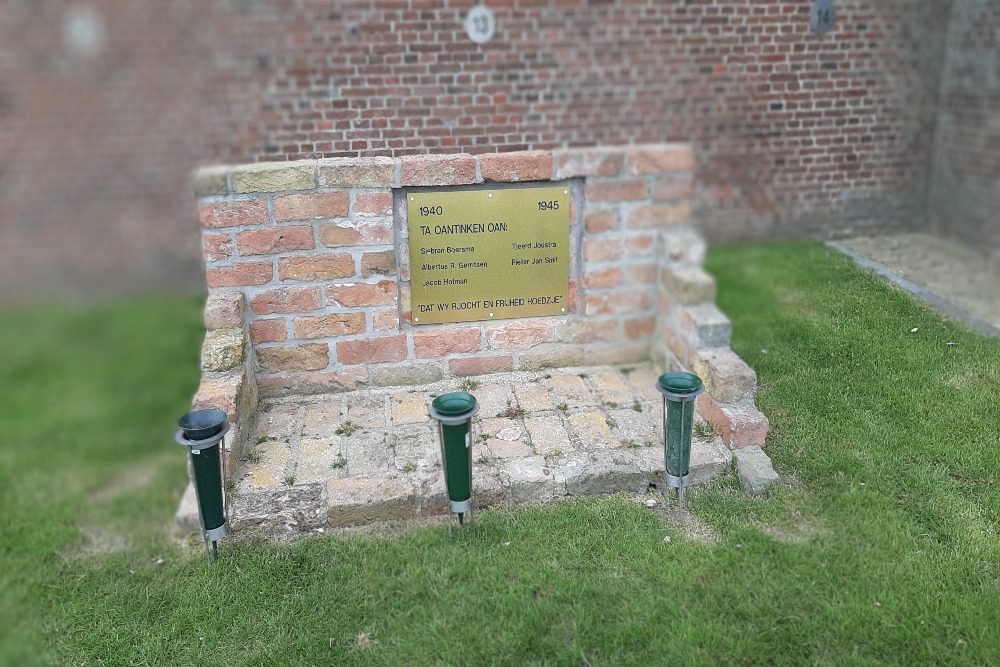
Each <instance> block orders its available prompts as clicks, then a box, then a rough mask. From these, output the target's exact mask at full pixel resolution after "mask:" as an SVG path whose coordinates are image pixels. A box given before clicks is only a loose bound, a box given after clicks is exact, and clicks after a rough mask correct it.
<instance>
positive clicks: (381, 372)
mask: <svg viewBox="0 0 1000 667" xmlns="http://www.w3.org/2000/svg"><path fill="white" fill-rule="evenodd" d="M443 377H444V364H442V363H440V362H436V361H434V362H428V361H422V362H418V363H406V364H393V365H391V366H380V367H376V368H373V369H372V370H371V383H372V385H374V386H376V387H402V386H408V385H409V386H412V385H421V384H430V383H432V382H437V381H438V380H440V379H442V378H443ZM398 423H399V422H397V424H398Z"/></svg>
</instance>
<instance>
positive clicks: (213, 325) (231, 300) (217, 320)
mask: <svg viewBox="0 0 1000 667" xmlns="http://www.w3.org/2000/svg"><path fill="white" fill-rule="evenodd" d="M245 304H246V297H244V296H243V293H242V292H212V293H209V295H208V298H207V299H206V300H205V313H204V318H203V319H204V322H205V328H206V329H208V330H209V331H214V330H216V329H235V328H237V327H242V326H243V311H244V306H245Z"/></svg>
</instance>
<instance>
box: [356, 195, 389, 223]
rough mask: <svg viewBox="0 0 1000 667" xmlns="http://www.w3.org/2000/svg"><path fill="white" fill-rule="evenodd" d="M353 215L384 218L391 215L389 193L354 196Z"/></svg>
mask: <svg viewBox="0 0 1000 667" xmlns="http://www.w3.org/2000/svg"><path fill="white" fill-rule="evenodd" d="M353 213H354V215H358V216H378V217H385V216H389V215H392V193H391V192H359V193H357V194H356V195H354V210H353Z"/></svg>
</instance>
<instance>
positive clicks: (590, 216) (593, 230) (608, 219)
mask: <svg viewBox="0 0 1000 667" xmlns="http://www.w3.org/2000/svg"><path fill="white" fill-rule="evenodd" d="M583 224H584V227H585V228H586V230H587V233H588V234H599V233H601V232H606V231H610V230H613V229H621V224H622V223H621V220H620V219H619V217H618V211H616V210H614V209H605V210H602V211H590V212H589V213H587V215H586V217H585V218H584V222H583Z"/></svg>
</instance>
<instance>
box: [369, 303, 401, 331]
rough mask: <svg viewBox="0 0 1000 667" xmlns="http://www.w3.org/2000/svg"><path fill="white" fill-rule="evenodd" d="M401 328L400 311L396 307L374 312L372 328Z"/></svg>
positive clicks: (387, 329) (384, 329) (381, 329)
mask: <svg viewBox="0 0 1000 667" xmlns="http://www.w3.org/2000/svg"><path fill="white" fill-rule="evenodd" d="M394 329H399V311H398V310H397V309H395V308H386V309H385V310H376V311H375V312H374V313H372V330H374V331H392V330H394Z"/></svg>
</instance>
